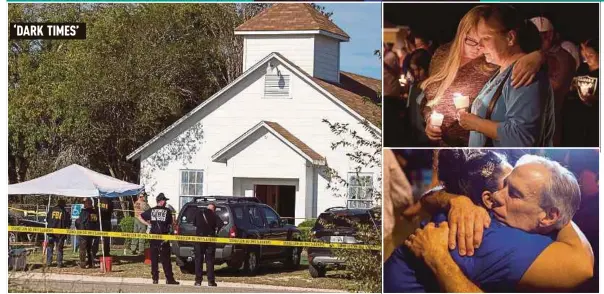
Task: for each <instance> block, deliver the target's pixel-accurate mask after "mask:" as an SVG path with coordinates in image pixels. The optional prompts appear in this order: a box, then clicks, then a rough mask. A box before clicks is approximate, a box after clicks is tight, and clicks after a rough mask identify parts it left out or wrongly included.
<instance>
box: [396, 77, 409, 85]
mask: <svg viewBox="0 0 604 294" xmlns="http://www.w3.org/2000/svg"><path fill="white" fill-rule="evenodd" d="M398 82H399V83H400V84H401V86H403V87H404V86H405V85H406V84H407V78H405V75H401V78H400V79H398Z"/></svg>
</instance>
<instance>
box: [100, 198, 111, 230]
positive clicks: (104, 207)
mask: <svg viewBox="0 0 604 294" xmlns="http://www.w3.org/2000/svg"><path fill="white" fill-rule="evenodd" d="M100 198H101V199H100V200H99V207H100V209H101V220H102V221H103V224H104V223H110V222H111V215H112V214H113V202H112V201H111V198H107V197H100ZM103 229H104V228H103Z"/></svg>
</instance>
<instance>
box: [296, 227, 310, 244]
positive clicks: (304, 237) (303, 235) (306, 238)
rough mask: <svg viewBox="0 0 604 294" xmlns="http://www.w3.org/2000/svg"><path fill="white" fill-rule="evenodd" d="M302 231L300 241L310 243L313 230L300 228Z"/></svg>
mask: <svg viewBox="0 0 604 294" xmlns="http://www.w3.org/2000/svg"><path fill="white" fill-rule="evenodd" d="M298 230H300V241H303V242H310V241H311V240H310V230H311V228H298Z"/></svg>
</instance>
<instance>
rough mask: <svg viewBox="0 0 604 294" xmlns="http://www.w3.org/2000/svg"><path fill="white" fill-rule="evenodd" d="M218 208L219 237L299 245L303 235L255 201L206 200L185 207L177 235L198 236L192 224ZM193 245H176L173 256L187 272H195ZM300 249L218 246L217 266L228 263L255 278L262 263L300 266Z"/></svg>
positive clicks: (220, 198)
mask: <svg viewBox="0 0 604 294" xmlns="http://www.w3.org/2000/svg"><path fill="white" fill-rule="evenodd" d="M210 203H214V204H215V205H216V215H217V216H218V217H219V218H220V220H221V221H222V224H219V227H220V229H219V231H218V237H224V238H247V239H265V240H270V239H272V240H283V241H299V240H300V231H299V230H298V229H297V228H296V227H295V226H293V225H289V224H287V220H284V219H281V218H280V217H279V215H278V214H277V213H276V212H275V211H274V210H273V209H272V208H271V207H270V206H268V205H266V204H263V203H260V201H259V200H258V199H257V198H255V197H235V196H205V197H196V198H195V199H193V200H192V201H191V202H189V203H187V204H185V205H184V206H183V207H182V209H181V210H180V213H179V215H178V218H177V225H176V227H175V230H174V233H175V234H176V235H187V236H194V235H195V229H196V227H195V224H193V223H191V222H192V221H193V219H194V216H195V214H196V213H197V212H198V211H199V209H207V206H208V204H210ZM193 244H194V243H192V242H180V241H172V253H173V254H174V255H175V256H176V264H177V265H178V266H180V269H181V270H182V271H183V272H187V273H192V272H195V249H194V247H193ZM301 252H302V248H299V247H279V246H262V245H239V244H221V243H217V244H216V260H215V264H216V265H218V264H222V263H225V262H226V263H227V265H228V266H229V267H231V268H235V269H241V270H243V271H244V272H245V273H246V274H255V273H256V272H257V270H258V265H259V264H261V263H267V262H273V261H281V262H283V263H284V264H285V265H286V266H287V267H291V268H296V267H298V266H299V265H300V254H301Z"/></svg>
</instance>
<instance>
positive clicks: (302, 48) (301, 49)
mask: <svg viewBox="0 0 604 294" xmlns="http://www.w3.org/2000/svg"><path fill="white" fill-rule="evenodd" d="M243 40H244V44H245V45H244V48H245V50H244V52H243V70H244V71H245V70H247V69H249V68H250V67H252V66H254V65H255V64H256V63H258V62H259V61H260V60H262V59H263V58H264V57H266V56H267V55H269V54H271V53H273V52H278V53H280V54H281V55H283V56H284V57H285V58H287V59H289V60H290V61H291V62H293V63H294V64H295V65H297V66H299V67H300V68H302V69H303V70H304V71H305V72H306V73H308V74H309V75H312V74H313V66H314V35H245V36H244V37H243Z"/></svg>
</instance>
